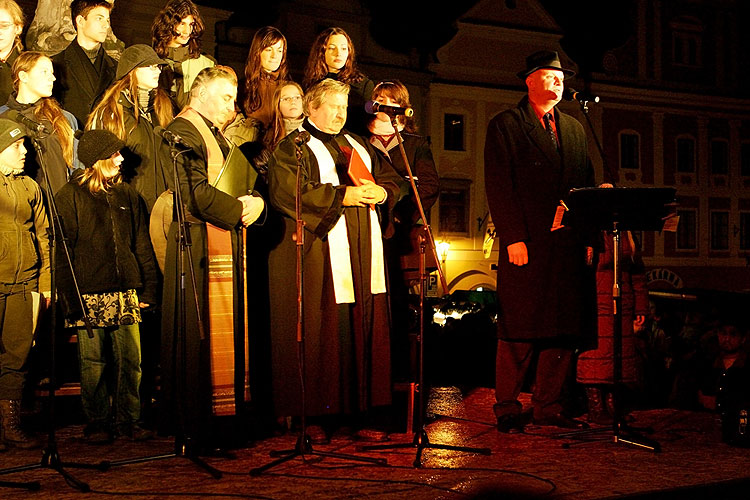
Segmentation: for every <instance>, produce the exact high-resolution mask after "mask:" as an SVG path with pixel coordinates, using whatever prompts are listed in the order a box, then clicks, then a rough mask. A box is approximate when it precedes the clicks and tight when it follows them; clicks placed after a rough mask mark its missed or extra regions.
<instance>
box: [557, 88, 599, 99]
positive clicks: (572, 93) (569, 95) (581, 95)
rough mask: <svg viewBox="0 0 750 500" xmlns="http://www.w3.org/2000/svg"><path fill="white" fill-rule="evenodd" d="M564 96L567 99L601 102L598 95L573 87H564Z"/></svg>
mask: <svg viewBox="0 0 750 500" xmlns="http://www.w3.org/2000/svg"><path fill="white" fill-rule="evenodd" d="M562 97H563V99H565V100H566V101H578V102H599V96H598V95H593V94H587V93H586V92H579V91H577V90H576V89H574V88H572V87H565V88H564V89H563V94H562Z"/></svg>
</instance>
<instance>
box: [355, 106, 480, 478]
mask: <svg viewBox="0 0 750 500" xmlns="http://www.w3.org/2000/svg"><path fill="white" fill-rule="evenodd" d="M391 124H392V125H393V130H394V131H395V132H396V138H397V139H398V148H399V151H400V152H401V157H402V158H403V160H404V166H405V167H406V172H407V174H408V176H409V184H410V185H411V189H412V193H413V194H414V201H415V202H416V204H417V209H418V210H419V216H420V217H421V218H422V221H423V222H424V226H423V227H424V231H423V232H422V233H423V234H420V235H419V256H420V258H419V336H418V338H417V343H418V344H419V373H418V380H417V384H416V392H417V394H418V398H417V400H418V407H417V410H418V411H417V425H416V430H415V432H414V439H413V440H412V442H411V443H400V444H384V445H373V446H362V447H360V448H359V449H362V450H387V449H397V448H412V447H415V448H416V449H417V455H416V457H415V458H414V463H413V466H414V467H417V468H418V467H421V466H422V452H423V451H424V450H425V448H431V449H438V450H450V451H460V452H466V453H480V454H482V455H490V454H491V452H492V451H491V450H490V449H489V448H470V447H466V446H453V445H447V444H437V443H431V442H430V439H429V436H428V435H427V431H426V430H425V411H426V410H427V405H426V400H425V385H424V361H425V357H424V343H425V328H424V310H425V306H424V298H425V286H426V284H427V278H428V276H427V269H426V268H427V264H426V248H427V246H428V245H429V247H430V251H431V252H432V255H433V257H434V258H435V263H436V264H437V270H438V275H439V276H440V282H441V284H442V285H443V290H444V292H447V291H448V286H447V284H446V281H445V275H444V274H443V269H442V268H441V267H440V259H438V256H437V249H436V247H435V240H434V238H433V237H432V230H431V228H430V224H429V223H428V221H427V216H426V215H425V212H424V207H423V206H422V200H421V199H420V196H419V190H418V189H417V183H416V181H415V180H414V174H413V173H412V170H411V166H410V165H409V159H408V157H407V155H406V150H405V149H404V140H403V138H402V137H401V133H400V132H399V131H398V123H397V116H391Z"/></svg>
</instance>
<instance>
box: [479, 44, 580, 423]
mask: <svg viewBox="0 0 750 500" xmlns="http://www.w3.org/2000/svg"><path fill="white" fill-rule="evenodd" d="M573 74H574V72H573V71H571V70H568V69H565V68H563V67H562V65H561V64H560V58H559V57H558V54H557V52H553V51H547V50H545V51H539V52H536V53H534V54H532V55H530V56H529V57H528V58H527V59H526V69H525V70H523V71H521V72H520V73H518V77H519V78H521V79H523V80H524V81H525V83H526V86H527V87H528V95H526V96H524V97H523V99H521V101H520V102H519V103H518V105H517V106H516V107H515V108H511V109H509V110H506V111H504V112H502V113H500V114H499V115H497V116H496V117H494V118H493V119H492V120H491V121H490V123H489V126H488V128H487V140H486V143H485V152H484V162H485V186H486V191H487V201H488V205H489V209H490V213H491V214H492V220H493V222H494V223H495V227H496V229H497V239H498V241H499V243H500V256H499V259H498V279H497V294H498V301H499V304H500V314H499V316H498V348H497V361H496V382H495V396H496V404H495V406H494V410H495V415H496V416H497V420H498V430H500V431H501V432H514V431H515V432H519V431H522V430H523V427H524V422H523V421H522V416H521V404H520V403H519V402H518V399H517V398H518V394H519V393H520V391H521V388H522V385H523V382H524V378H525V375H526V371H527V369H528V367H529V365H530V364H531V363H532V359H533V358H534V357H536V359H537V364H536V381H535V384H534V390H533V397H532V404H533V422H534V423H535V424H537V425H553V426H558V427H565V428H576V427H581V426H583V425H585V424H583V423H582V422H579V421H577V420H573V419H571V418H569V417H567V416H565V415H564V414H563V411H562V404H561V399H562V389H563V383H564V381H565V379H566V376H567V373H568V370H569V367H570V363H571V360H572V357H573V350H574V347H575V345H576V339H577V338H578V337H579V336H580V335H581V334H582V333H584V332H585V331H586V330H587V329H588V328H589V327H588V324H589V323H587V322H588V321H590V318H589V316H591V318H593V314H592V315H589V314H587V313H588V312H589V311H588V309H587V306H586V304H587V303H588V299H590V298H593V290H594V287H593V281H592V280H591V278H592V276H593V274H592V273H591V272H590V270H587V269H588V268H587V254H588V255H589V256H590V255H591V253H590V251H589V252H587V245H588V242H586V241H585V238H584V237H583V236H582V235H580V234H578V233H577V232H576V231H574V230H573V228H570V227H563V228H560V229H556V230H552V226H553V219H554V218H555V214H556V211H557V210H558V207H560V206H561V200H564V199H565V197H566V195H567V193H568V191H569V190H570V189H571V188H575V187H583V186H592V185H593V184H594V174H593V169H592V167H591V163H590V161H589V158H588V154H587V148H586V135H585V133H584V130H583V126H582V125H581V124H580V122H578V121H577V120H576V119H575V118H573V117H572V116H570V115H567V114H565V113H562V112H560V111H559V110H557V109H556V108H555V106H556V105H557V103H559V102H560V99H561V97H562V92H563V80H564V79H565V77H567V76H572V75H573Z"/></svg>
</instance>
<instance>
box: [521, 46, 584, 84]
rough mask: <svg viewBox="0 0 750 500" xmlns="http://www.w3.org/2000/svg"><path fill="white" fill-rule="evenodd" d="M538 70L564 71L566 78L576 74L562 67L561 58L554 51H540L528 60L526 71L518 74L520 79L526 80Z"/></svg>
mask: <svg viewBox="0 0 750 500" xmlns="http://www.w3.org/2000/svg"><path fill="white" fill-rule="evenodd" d="M538 69H557V70H560V71H562V72H563V74H564V75H565V77H566V78H567V77H569V76H573V75H575V74H576V73H575V71H572V70H569V69H565V68H563V67H562V64H560V56H558V55H557V52H555V51H554V50H540V51H539V52H534V53H533V54H531V55H530V56H529V57H527V58H526V69H525V70H523V71H521V72H520V73H518V78H520V79H521V80H524V79H526V77H527V76H529V75H530V74H532V73H533V72H534V71H536V70H538Z"/></svg>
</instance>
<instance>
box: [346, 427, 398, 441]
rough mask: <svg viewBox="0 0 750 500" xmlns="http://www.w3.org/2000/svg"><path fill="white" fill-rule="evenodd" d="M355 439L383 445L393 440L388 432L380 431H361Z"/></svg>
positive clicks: (355, 435)
mask: <svg viewBox="0 0 750 500" xmlns="http://www.w3.org/2000/svg"><path fill="white" fill-rule="evenodd" d="M354 439H356V440H357V441H365V442H368V443H383V442H385V441H390V440H391V438H390V437H389V436H388V433H387V432H385V431H381V430H378V429H360V430H358V431H357V432H356V433H355V434H354Z"/></svg>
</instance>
